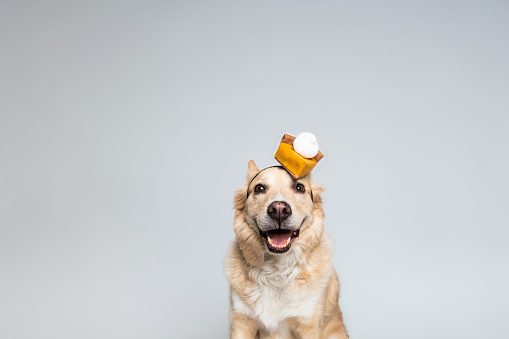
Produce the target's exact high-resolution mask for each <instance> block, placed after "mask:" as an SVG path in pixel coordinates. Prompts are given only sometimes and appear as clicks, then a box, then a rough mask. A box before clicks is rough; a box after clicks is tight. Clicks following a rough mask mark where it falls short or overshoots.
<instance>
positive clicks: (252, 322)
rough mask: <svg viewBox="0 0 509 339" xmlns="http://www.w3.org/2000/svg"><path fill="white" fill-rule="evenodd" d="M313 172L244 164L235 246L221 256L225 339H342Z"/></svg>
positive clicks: (343, 333)
mask: <svg viewBox="0 0 509 339" xmlns="http://www.w3.org/2000/svg"><path fill="white" fill-rule="evenodd" d="M322 192H323V188H322V187H321V186H319V185H317V184H316V183H314V182H312V180H311V177H310V175H307V176H305V177H303V178H301V179H294V178H293V177H292V176H291V175H290V174H289V173H288V172H287V171H286V170H285V169H284V168H283V167H280V166H274V167H269V168H266V169H263V170H261V171H260V170H259V169H258V167H257V166H256V164H255V163H254V161H253V160H250V161H249V164H248V171H247V180H246V184H245V185H244V186H243V187H241V188H240V189H239V190H238V191H237V192H236V193H235V197H234V210H235V216H234V222H233V227H234V231H235V241H234V242H233V245H232V247H231V249H230V252H229V253H228V255H227V257H226V259H225V274H226V277H227V280H228V282H229V285H230V321H231V326H230V338H232V339H238V338H242V339H247V338H260V339H263V338H281V339H284V338H309V339H320V338H323V339H333V338H334V339H346V338H348V334H347V332H346V329H345V326H344V324H343V316H342V313H341V310H340V308H339V304H338V299H339V280H338V277H337V274H336V272H335V270H334V268H333V267H332V246H331V241H330V239H329V238H328V237H327V236H326V235H325V234H324V232H323V228H324V224H323V217H324V213H323V209H322V198H321V195H320V194H321V193H322Z"/></svg>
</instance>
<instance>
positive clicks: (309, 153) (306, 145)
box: [293, 133, 318, 158]
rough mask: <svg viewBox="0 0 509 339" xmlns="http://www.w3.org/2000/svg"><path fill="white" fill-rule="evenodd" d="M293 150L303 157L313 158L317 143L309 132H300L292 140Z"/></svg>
mask: <svg viewBox="0 0 509 339" xmlns="http://www.w3.org/2000/svg"><path fill="white" fill-rule="evenodd" d="M293 148H294V149H295V152H297V153H299V154H300V155H302V156H303V157H304V158H313V157H314V156H315V155H317V154H318V143H317V142H316V137H315V136H314V135H313V134H311V133H301V134H299V135H298V136H297V138H295V140H294V141H293Z"/></svg>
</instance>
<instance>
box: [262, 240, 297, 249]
mask: <svg viewBox="0 0 509 339" xmlns="http://www.w3.org/2000/svg"><path fill="white" fill-rule="evenodd" d="M267 239H268V240H269V244H270V246H272V247H275V248H281V249H282V248H285V247H286V246H288V244H289V243H290V240H291V239H292V237H288V239H286V241H285V242H284V243H282V244H281V245H279V244H276V243H275V242H274V241H272V239H271V238H270V237H267Z"/></svg>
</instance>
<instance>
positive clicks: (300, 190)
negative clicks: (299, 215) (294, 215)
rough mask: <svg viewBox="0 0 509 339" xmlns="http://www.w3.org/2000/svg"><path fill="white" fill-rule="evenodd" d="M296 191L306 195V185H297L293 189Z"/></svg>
mask: <svg viewBox="0 0 509 339" xmlns="http://www.w3.org/2000/svg"><path fill="white" fill-rule="evenodd" d="M293 189H294V190H296V191H297V192H299V193H304V192H305V191H306V189H305V188H304V185H303V184H296V185H295V186H294V187H293Z"/></svg>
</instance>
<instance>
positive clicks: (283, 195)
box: [245, 162, 314, 253]
mask: <svg viewBox="0 0 509 339" xmlns="http://www.w3.org/2000/svg"><path fill="white" fill-rule="evenodd" d="M249 172H250V173H249ZM250 177H251V180H250V181H249V182H248V187H247V189H246V193H245V194H246V201H245V219H246V221H247V223H248V224H249V225H250V226H251V228H253V230H255V231H256V232H257V233H259V235H260V237H261V238H263V239H264V241H265V245H266V248H267V250H268V251H269V252H272V253H285V252H288V251H289V250H290V248H291V246H292V243H293V241H294V240H295V239H296V238H298V237H299V234H300V232H301V230H303V229H305V228H306V227H307V226H308V225H309V224H310V223H311V222H312V221H313V218H314V214H313V206H314V203H313V192H312V184H311V182H310V179H309V177H304V178H301V179H294V178H293V177H292V176H291V175H290V174H289V173H288V172H287V171H286V170H285V169H284V168H282V167H273V168H267V169H265V170H262V171H261V172H260V171H259V170H258V168H256V165H254V162H253V163H252V164H251V162H250V168H249V171H248V179H249V178H250Z"/></svg>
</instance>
